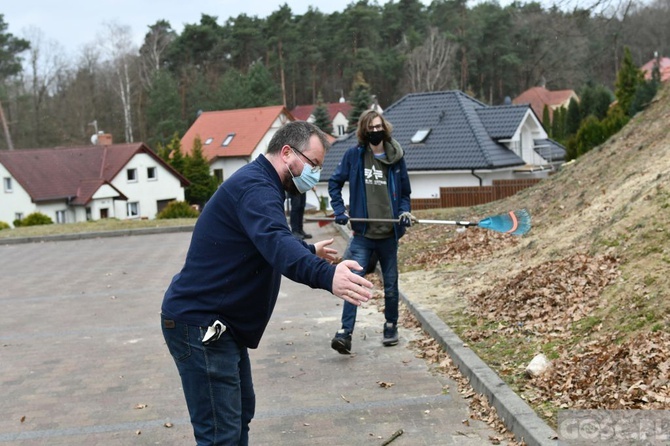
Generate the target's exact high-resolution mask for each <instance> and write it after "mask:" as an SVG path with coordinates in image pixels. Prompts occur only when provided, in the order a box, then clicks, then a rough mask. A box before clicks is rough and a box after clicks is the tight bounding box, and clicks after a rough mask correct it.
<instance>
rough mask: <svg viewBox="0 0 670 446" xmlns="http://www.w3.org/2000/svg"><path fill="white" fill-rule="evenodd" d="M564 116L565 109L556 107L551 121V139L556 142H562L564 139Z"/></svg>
mask: <svg viewBox="0 0 670 446" xmlns="http://www.w3.org/2000/svg"><path fill="white" fill-rule="evenodd" d="M566 114H567V111H566V110H565V107H558V108H557V109H556V110H554V119H552V121H551V137H552V138H553V139H555V140H556V141H562V140H563V138H565V116H566Z"/></svg>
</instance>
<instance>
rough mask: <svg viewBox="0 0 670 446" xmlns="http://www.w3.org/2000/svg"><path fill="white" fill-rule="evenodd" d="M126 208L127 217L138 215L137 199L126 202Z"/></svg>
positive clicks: (138, 205)
mask: <svg viewBox="0 0 670 446" xmlns="http://www.w3.org/2000/svg"><path fill="white" fill-rule="evenodd" d="M127 210H128V217H139V216H140V204H139V203H138V202H137V201H133V202H130V203H128V205H127Z"/></svg>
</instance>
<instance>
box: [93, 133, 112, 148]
mask: <svg viewBox="0 0 670 446" xmlns="http://www.w3.org/2000/svg"><path fill="white" fill-rule="evenodd" d="M96 145H98V146H111V145H112V134H111V133H99V134H98V141H97V142H96Z"/></svg>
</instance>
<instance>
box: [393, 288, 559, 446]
mask: <svg viewBox="0 0 670 446" xmlns="http://www.w3.org/2000/svg"><path fill="white" fill-rule="evenodd" d="M400 298H401V299H402V300H403V302H404V303H405V305H407V307H408V308H409V309H410V311H411V312H412V314H414V316H415V317H416V318H417V319H418V320H419V322H420V323H421V326H422V327H423V328H424V330H426V332H428V334H430V335H431V336H432V337H433V339H435V340H436V341H437V342H438V343H439V344H440V345H441V346H442V348H444V350H445V351H446V352H447V353H448V354H449V357H451V360H452V361H453V362H454V364H456V366H457V367H458V369H459V370H460V372H461V373H462V374H463V376H465V377H466V378H467V379H468V380H469V381H470V385H471V386H472V388H473V389H474V390H475V391H476V392H478V393H481V394H482V395H484V396H486V398H487V399H488V401H489V403H490V404H491V405H492V406H493V407H495V409H496V411H497V412H498V416H499V417H500V419H501V420H502V421H503V423H504V424H505V427H506V428H507V429H508V430H509V431H510V432H512V433H513V434H514V435H515V437H516V438H517V440H523V441H525V442H526V444H527V445H528V446H555V445H557V444H558V442H557V438H558V434H557V433H556V432H555V431H554V430H553V429H551V428H550V427H549V426H548V425H547V424H546V423H545V422H544V421H542V419H541V418H540V417H539V416H538V415H537V414H536V413H535V411H534V410H533V409H532V408H531V407H530V406H529V405H528V404H526V402H525V401H523V400H522V399H521V398H520V397H519V396H518V395H517V394H516V393H514V391H512V389H510V388H509V386H507V384H505V382H504V381H503V380H502V379H500V377H499V376H498V375H497V374H496V373H495V372H494V371H493V370H491V368H490V367H489V366H487V365H486V363H484V361H482V360H481V358H479V356H477V354H476V353H475V352H473V351H472V350H470V349H469V348H468V347H466V346H465V344H464V343H463V341H462V340H461V339H460V338H459V337H458V336H457V335H456V333H454V332H453V330H451V328H449V327H448V326H447V324H445V323H444V321H442V319H440V318H439V317H438V316H437V315H436V314H435V313H433V312H432V311H429V310H427V309H425V308H422V307H421V306H420V305H417V304H414V303H412V302H411V301H410V300H409V299H408V298H407V297H406V296H405V295H404V294H403V293H402V292H401V293H400Z"/></svg>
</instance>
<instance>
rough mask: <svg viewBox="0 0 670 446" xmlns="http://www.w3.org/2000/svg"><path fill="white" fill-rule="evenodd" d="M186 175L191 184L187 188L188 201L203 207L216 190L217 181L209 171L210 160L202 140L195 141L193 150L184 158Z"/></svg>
mask: <svg viewBox="0 0 670 446" xmlns="http://www.w3.org/2000/svg"><path fill="white" fill-rule="evenodd" d="M184 161H185V163H184V176H185V177H186V179H188V181H190V183H191V184H190V185H189V186H188V187H187V188H186V201H188V202H189V203H191V204H197V205H199V206H200V208H201V209H202V207H203V206H204V205H205V203H207V200H209V199H210V197H211V196H212V195H213V194H214V192H216V188H217V181H216V178H214V177H213V176H212V175H211V174H210V173H209V162H208V161H207V159H206V158H205V155H204V154H203V152H202V141H201V140H200V138H196V139H195V140H194V141H193V152H192V153H191V155H189V156H186V157H185V158H184Z"/></svg>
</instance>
